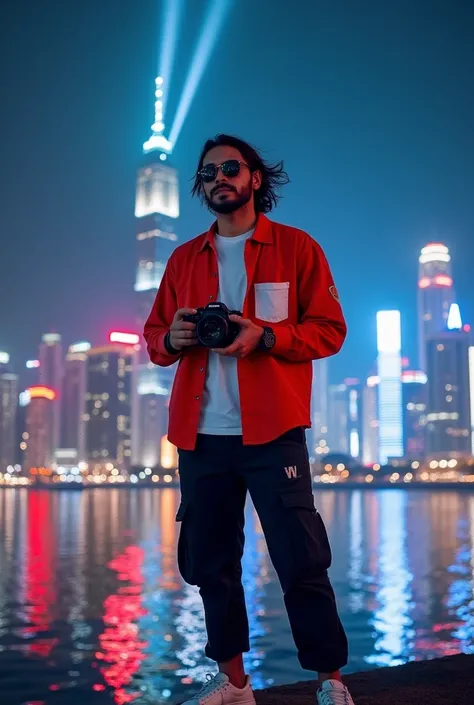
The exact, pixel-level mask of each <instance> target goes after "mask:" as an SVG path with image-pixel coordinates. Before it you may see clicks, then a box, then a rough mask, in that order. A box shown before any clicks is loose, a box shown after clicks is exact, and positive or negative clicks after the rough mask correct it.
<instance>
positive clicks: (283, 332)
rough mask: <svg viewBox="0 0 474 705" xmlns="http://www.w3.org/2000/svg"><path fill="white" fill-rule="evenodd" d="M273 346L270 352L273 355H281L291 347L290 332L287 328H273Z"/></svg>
mask: <svg viewBox="0 0 474 705" xmlns="http://www.w3.org/2000/svg"><path fill="white" fill-rule="evenodd" d="M273 332H274V334H275V345H274V346H273V348H272V349H271V350H270V352H271V353H273V354H274V355H282V354H283V353H285V352H286V351H287V350H289V348H290V347H291V340H292V332H291V330H290V328H289V327H288V326H281V328H274V329H273Z"/></svg>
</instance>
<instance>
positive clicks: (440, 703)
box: [255, 654, 474, 705]
mask: <svg viewBox="0 0 474 705" xmlns="http://www.w3.org/2000/svg"><path fill="white" fill-rule="evenodd" d="M344 681H345V683H346V685H347V686H348V687H349V689H350V691H351V694H352V697H353V698H354V702H355V705H473V704H474V656H467V655H465V654H460V655H459V656H448V657H446V658H441V659H434V660H432V661H417V662H414V663H409V664H406V665H405V666H396V667H394V668H380V669H377V670H375V671H366V672H363V673H354V674H351V675H349V676H347V677H345V678H344ZM316 687H317V684H316V681H305V682H304V683H295V684H293V685H284V686H281V687H279V688H269V689H267V690H260V691H257V692H256V693H255V695H256V700H257V703H258V705H315V701H316V699H315V693H316Z"/></svg>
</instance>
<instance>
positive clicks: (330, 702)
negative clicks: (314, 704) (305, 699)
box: [193, 679, 354, 705]
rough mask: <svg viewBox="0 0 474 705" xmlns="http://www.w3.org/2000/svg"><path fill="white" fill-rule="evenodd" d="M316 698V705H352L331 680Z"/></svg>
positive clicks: (338, 684) (349, 699)
mask: <svg viewBox="0 0 474 705" xmlns="http://www.w3.org/2000/svg"><path fill="white" fill-rule="evenodd" d="M316 697H317V699H318V705H354V701H353V700H352V698H351V695H350V693H349V691H348V690H347V688H346V686H345V685H344V684H343V683H341V682H340V681H336V680H333V679H330V680H327V681H324V682H323V684H322V685H321V687H320V689H319V690H318V692H317V696H316ZM193 705H194V704H193Z"/></svg>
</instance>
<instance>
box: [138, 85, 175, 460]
mask: <svg viewBox="0 0 474 705" xmlns="http://www.w3.org/2000/svg"><path fill="white" fill-rule="evenodd" d="M164 130H165V125H164V122H163V79H162V78H161V77H158V78H157V79H156V80H155V121H154V123H153V125H152V134H151V137H150V139H148V140H147V141H146V142H145V143H144V145H143V154H144V158H143V163H142V165H141V166H140V167H139V169H138V174H137V190H136V201H135V218H136V238H137V255H138V262H137V271H136V279H135V292H136V297H137V323H138V330H139V331H140V334H141V333H142V331H143V327H144V324H145V321H146V319H147V318H148V315H149V313H150V311H151V307H152V305H153V302H154V300H155V296H156V292H157V290H158V287H159V286H160V282H161V279H162V277H163V273H164V271H165V267H166V263H167V262H168V259H169V257H170V255H171V253H172V252H173V250H174V249H175V247H176V244H177V242H178V236H177V234H176V229H177V225H178V218H179V188H178V172H177V170H176V169H175V168H173V166H171V164H170V163H169V161H168V158H169V157H170V156H171V153H172V149H173V145H172V144H171V142H170V141H169V140H168V139H166V137H165V136H164ZM175 369H176V366H175V365H172V366H170V367H166V368H161V367H156V366H155V365H153V364H152V363H150V362H149V361H148V356H147V355H146V349H142V352H141V358H140V365H139V369H138V377H137V381H138V414H139V421H138V423H137V430H138V434H139V438H138V439H134V448H136V449H137V451H136V453H134V458H133V461H134V463H136V464H139V465H151V466H154V465H159V463H160V457H161V450H160V449H161V439H162V438H163V436H164V435H165V434H166V429H167V425H168V399H169V394H170V391H171V386H172V383H173V378H174V373H175Z"/></svg>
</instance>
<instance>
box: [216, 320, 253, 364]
mask: <svg viewBox="0 0 474 705" xmlns="http://www.w3.org/2000/svg"><path fill="white" fill-rule="evenodd" d="M229 320H231V321H232V322H233V323H237V324H238V325H239V326H240V333H239V335H238V336H237V338H236V339H235V340H234V342H233V343H232V344H231V345H229V346H228V347H227V348H214V349H213V352H216V353H219V355H226V356H230V357H246V356H247V355H250V353H251V352H253V351H254V350H255V348H256V347H257V345H258V344H259V342H260V340H261V338H262V335H263V328H262V326H257V324H256V323H254V322H253V321H251V320H250V319H249V318H242V317H241V316H236V315H235V314H231V315H230V316H229Z"/></svg>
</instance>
